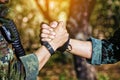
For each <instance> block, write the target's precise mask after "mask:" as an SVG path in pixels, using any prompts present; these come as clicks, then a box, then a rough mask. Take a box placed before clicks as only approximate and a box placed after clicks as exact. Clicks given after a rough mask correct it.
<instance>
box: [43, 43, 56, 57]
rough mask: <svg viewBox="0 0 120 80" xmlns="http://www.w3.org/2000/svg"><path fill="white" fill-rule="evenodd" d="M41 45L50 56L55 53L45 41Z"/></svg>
mask: <svg viewBox="0 0 120 80" xmlns="http://www.w3.org/2000/svg"><path fill="white" fill-rule="evenodd" d="M42 45H44V46H45V47H46V48H47V49H48V51H49V52H50V54H51V55H53V54H54V53H55V51H54V49H53V48H52V46H51V45H50V44H49V43H48V42H47V41H44V42H42Z"/></svg>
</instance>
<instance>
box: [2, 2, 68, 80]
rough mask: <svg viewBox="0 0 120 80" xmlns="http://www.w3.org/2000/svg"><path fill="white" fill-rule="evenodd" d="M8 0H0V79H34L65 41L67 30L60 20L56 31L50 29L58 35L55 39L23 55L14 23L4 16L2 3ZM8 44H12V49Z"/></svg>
mask: <svg viewBox="0 0 120 80" xmlns="http://www.w3.org/2000/svg"><path fill="white" fill-rule="evenodd" d="M8 1H9V0H0V80H36V78H37V75H38V72H39V70H40V69H41V68H42V67H43V66H44V64H45V63H46V62H47V61H48V59H49V58H50V56H51V55H52V54H54V51H55V50H56V49H58V48H59V47H61V46H62V45H63V44H64V43H65V42H66V41H67V39H68V33H67V30H66V29H65V27H61V25H62V22H60V23H59V26H58V27H57V28H56V30H55V31H56V33H54V32H53V29H50V30H51V34H52V35H55V34H56V35H58V36H56V38H55V39H53V40H52V41H51V42H49V43H48V42H42V46H41V47H40V48H39V49H38V50H37V51H36V52H34V53H32V54H29V55H25V51H24V49H23V47H22V45H21V42H20V37H19V33H18V31H17V28H16V25H15V24H14V22H13V21H12V20H10V19H7V18H6V17H5V16H6V10H7V9H6V7H5V6H4V4H5V3H7V2H8ZM51 24H53V23H51ZM41 26H45V25H44V24H42V25H41ZM61 31H62V33H61ZM61 35H62V36H61ZM50 37H51V38H54V37H53V36H50ZM58 41H59V44H58ZM67 42H68V41H67ZM8 44H10V45H12V48H13V49H12V48H10V47H9V46H8ZM65 45H66V44H64V45H63V46H65ZM14 54H15V55H14Z"/></svg>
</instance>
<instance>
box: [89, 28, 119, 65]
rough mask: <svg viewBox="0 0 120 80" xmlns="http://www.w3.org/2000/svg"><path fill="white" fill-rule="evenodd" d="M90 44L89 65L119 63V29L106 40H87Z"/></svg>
mask: <svg viewBox="0 0 120 80" xmlns="http://www.w3.org/2000/svg"><path fill="white" fill-rule="evenodd" d="M89 40H90V41H91V42H92V58H91V60H88V62H90V63H91V64H95V65H99V64H113V63H116V62H118V61H120V29H118V30H117V31H116V32H115V33H114V35H113V37H111V38H110V39H108V40H98V39H95V38H90V39H89Z"/></svg>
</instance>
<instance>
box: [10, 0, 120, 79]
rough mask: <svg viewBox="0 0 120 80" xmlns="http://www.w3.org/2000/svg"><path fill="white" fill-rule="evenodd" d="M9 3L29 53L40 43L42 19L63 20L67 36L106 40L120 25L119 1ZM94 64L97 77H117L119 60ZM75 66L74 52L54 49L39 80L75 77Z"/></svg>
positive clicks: (17, 0)
mask: <svg viewBox="0 0 120 80" xmlns="http://www.w3.org/2000/svg"><path fill="white" fill-rule="evenodd" d="M8 6H9V10H10V11H9V17H10V18H12V19H13V20H14V21H15V23H16V25H17V28H18V30H19V33H20V36H21V40H22V44H23V46H24V48H25V50H26V52H27V53H28V54H29V53H32V52H34V51H35V50H36V49H38V48H39V47H40V46H41V44H40V41H39V40H40V39H39V33H40V32H39V31H40V23H41V22H46V23H49V22H51V21H54V20H57V21H64V22H65V23H66V25H67V28H68V31H69V32H70V36H71V37H72V38H76V39H81V40H86V39H87V38H89V37H90V36H93V37H95V38H99V39H108V38H109V37H110V36H112V35H113V33H114V31H115V30H116V29H117V28H118V27H120V0H11V1H10V3H9V4H8ZM94 67H95V69H96V72H95V75H96V76H97V78H98V80H120V63H116V64H112V65H101V66H94ZM74 68H75V66H74V59H73V55H71V54H69V53H65V54H61V53H58V52H57V54H55V55H53V56H52V57H51V59H50V60H49V61H48V63H47V64H46V65H45V67H44V68H43V69H42V70H41V71H40V73H39V80H77V77H76V72H75V70H74ZM89 68H90V67H89ZM89 74H91V73H89ZM86 76H87V75H86Z"/></svg>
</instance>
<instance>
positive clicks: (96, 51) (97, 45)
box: [88, 37, 102, 65]
mask: <svg viewBox="0 0 120 80" xmlns="http://www.w3.org/2000/svg"><path fill="white" fill-rule="evenodd" d="M88 41H91V42H92V58H91V59H90V60H88V62H89V63H90V64H93V65H100V64H101V61H102V42H101V40H98V39H95V38H92V37H91V38H90V39H89V40H88Z"/></svg>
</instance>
